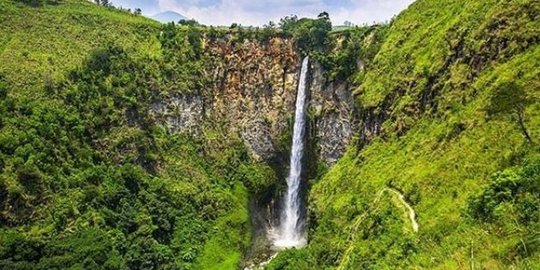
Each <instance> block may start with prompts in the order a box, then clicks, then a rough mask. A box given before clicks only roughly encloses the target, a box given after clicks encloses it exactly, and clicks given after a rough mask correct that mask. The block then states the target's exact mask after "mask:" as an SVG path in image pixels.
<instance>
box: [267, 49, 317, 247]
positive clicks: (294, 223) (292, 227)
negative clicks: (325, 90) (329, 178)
mask: <svg viewBox="0 0 540 270" xmlns="http://www.w3.org/2000/svg"><path fill="white" fill-rule="evenodd" d="M308 64H309V58H308V57H306V58H304V60H303V61H302V70H301V71H300V79H299V81H298V93H297V96H296V112H295V117H294V127H293V141H292V148H291V158H290V159H291V160H290V167H289V175H288V177H287V194H286V195H285V198H284V207H283V208H282V210H281V213H280V214H281V216H280V226H279V228H278V229H277V230H276V231H275V232H270V238H271V240H272V241H273V245H274V247H275V248H277V249H286V248H292V247H296V248H300V247H303V246H304V245H305V244H306V242H307V239H306V235H305V231H304V228H303V225H304V224H303V220H302V215H301V214H300V211H301V205H300V203H301V200H300V196H299V194H300V182H301V175H302V157H303V155H304V144H305V132H306V127H305V125H306V117H305V111H306V108H305V107H306V81H307V72H308Z"/></svg>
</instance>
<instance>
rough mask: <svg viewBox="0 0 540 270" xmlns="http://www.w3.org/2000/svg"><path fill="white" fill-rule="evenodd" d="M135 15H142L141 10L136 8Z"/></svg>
mask: <svg viewBox="0 0 540 270" xmlns="http://www.w3.org/2000/svg"><path fill="white" fill-rule="evenodd" d="M134 13H135V15H141V14H142V10H141V9H140V8H136V9H135V12H134Z"/></svg>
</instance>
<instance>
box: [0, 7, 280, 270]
mask: <svg viewBox="0 0 540 270" xmlns="http://www.w3.org/2000/svg"><path fill="white" fill-rule="evenodd" d="M79 4H80V3H79ZM85 5H86V4H85ZM76 7H77V3H75V4H74V3H73V2H72V1H67V3H66V4H62V5H60V6H59V7H58V9H54V10H53V9H51V10H49V7H40V8H39V9H40V11H41V12H42V16H43V17H45V18H46V17H48V16H52V17H55V16H56V15H50V14H49V13H53V14H54V12H59V14H63V13H62V12H65V11H66V10H71V11H74V9H75V10H76ZM15 10H17V11H16V12H15V13H14V14H15V15H19V14H18V13H24V12H28V11H27V10H26V9H23V8H21V7H19V6H16V7H15ZM87 12H88V14H90V15H88V18H90V20H92V18H93V17H92V16H96V14H99V16H103V18H106V19H105V22H104V24H105V25H107V24H108V23H110V21H115V20H118V22H116V23H118V24H120V25H122V27H125V26H126V25H128V26H127V28H129V25H130V23H131V22H130V20H132V18H129V17H123V16H124V15H122V14H116V13H115V11H113V10H110V11H109V10H107V11H103V10H101V9H96V8H94V7H92V8H89V10H88V11H87ZM2 14H3V13H2ZM15 15H14V17H10V20H11V21H17V20H18V17H16V16H15ZM0 16H2V15H0ZM4 16H5V15H4ZM71 16H74V17H77V16H79V15H78V13H77V12H74V13H73V15H71ZM85 16H86V15H85ZM55 18H56V17H55ZM85 18H86V17H85ZM88 18H86V19H88ZM143 22H145V21H144V20H143ZM74 25H75V26H74V27H79V26H80V25H78V24H74ZM81 25H84V24H81ZM139 26H140V25H139ZM143 26H144V27H143V28H145V30H144V31H143V32H141V33H139V34H141V35H142V36H143V37H147V34H148V33H152V34H153V35H155V38H154V37H149V39H150V40H154V41H155V42H157V43H158V44H159V46H158V47H159V51H158V52H157V53H154V52H150V51H151V50H153V49H155V48H154V47H152V46H150V47H146V48H144V50H140V48H138V47H136V46H125V47H124V46H122V45H125V44H122V42H121V41H120V40H117V42H114V43H108V42H104V43H103V44H99V46H98V49H95V50H93V51H92V52H88V54H87V56H88V57H87V58H86V59H84V60H80V66H78V67H76V68H72V69H71V70H70V71H69V72H67V71H65V70H64V69H67V67H70V66H71V64H74V65H75V63H76V62H78V61H79V58H77V57H81V54H78V55H77V56H70V57H71V58H67V59H63V60H65V61H61V60H59V59H57V58H54V59H53V60H52V61H58V62H62V63H63V64H67V65H66V66H60V67H58V71H56V72H58V74H60V73H62V75H61V76H58V77H56V78H54V79H53V80H50V81H49V82H48V83H47V85H46V87H44V89H42V88H41V87H43V86H40V85H39V84H37V85H33V86H31V87H32V88H33V89H38V90H37V91H36V93H45V94H46V95H43V96H41V95H38V94H36V93H31V92H28V91H24V90H19V89H18V88H17V85H19V84H18V83H15V82H17V81H18V80H20V79H21V78H23V77H21V78H17V76H16V75H14V74H13V73H12V71H13V70H15V69H16V68H17V65H16V64H14V65H2V66H1V67H2V70H3V71H5V73H6V76H5V82H6V83H5V85H6V87H4V84H2V85H0V94H1V95H2V99H1V100H0V111H1V112H2V114H0V123H1V125H0V161H1V162H0V169H1V171H0V197H1V198H2V205H1V206H0V207H1V209H0V230H1V231H2V233H1V237H0V247H1V248H0V268H2V269H4V268H5V269H58V268H77V269H80V268H88V269H125V268H129V269H193V268H197V267H201V266H199V265H205V266H207V265H216V264H218V263H221V262H222V261H223V258H226V262H227V263H226V265H229V266H231V267H233V266H236V265H238V263H239V261H240V259H241V256H242V253H241V252H242V251H243V250H245V249H246V248H247V246H248V241H249V239H250V230H249V227H248V225H249V222H248V221H249V219H248V214H247V199H248V193H247V192H246V190H245V187H244V185H243V183H249V184H252V185H253V187H254V188H257V187H264V186H265V185H266V183H265V184H259V183H258V182H257V181H261V183H263V181H268V179H266V178H264V179H263V178H262V177H265V176H270V175H271V174H270V173H271V171H267V168H264V167H263V166H262V165H256V164H254V165H252V164H250V161H249V160H248V158H247V155H246V154H245V153H246V151H245V149H243V145H242V144H241V143H239V140H238V139H237V138H231V137H228V136H229V135H228V134H227V135H225V133H224V132H222V131H219V130H217V131H214V130H208V133H211V132H214V133H215V134H217V135H216V136H218V137H219V138H220V139H219V140H218V141H219V142H218V143H214V142H212V141H211V140H209V139H208V141H201V139H196V138H195V137H191V136H187V135H174V134H169V133H168V132H166V131H165V130H164V128H163V127H161V126H159V125H158V124H157V123H156V122H155V121H154V119H152V118H151V117H150V112H149V108H150V103H151V102H153V101H154V100H155V99H158V98H166V97H167V96H169V95H181V94H193V93H198V94H201V95H202V94H204V93H203V90H204V89H207V88H208V87H205V86H206V84H207V81H206V79H205V78H204V76H203V70H204V64H205V63H204V60H203V51H202V33H201V32H200V30H199V29H198V28H196V27H191V26H189V27H188V26H175V25H165V26H163V28H162V29H159V28H157V27H154V25H153V23H149V24H144V25H143ZM80 27H82V28H83V29H85V31H90V32H92V33H91V34H95V33H94V32H93V31H100V29H101V28H98V27H94V26H93V25H92V24H89V25H87V26H80ZM122 27H120V29H116V30H115V31H118V33H121V29H123V28H122ZM96 29H97V30H96ZM146 31H149V32H146ZM66 33H69V31H67V32H66ZM33 37H34V38H35V36H33ZM127 39H130V37H129V36H128V37H127ZM105 40H106V38H105ZM134 40H136V39H134ZM85 42H86V41H85ZM83 43H84V42H83ZM70 44H71V45H73V44H72V43H70ZM85 45H86V43H85ZM62 46H66V45H65V44H62ZM67 47H69V46H67ZM75 47H76V46H75ZM69 48H72V47H69ZM37 51H39V47H36V48H32V49H30V50H28V56H31V55H35V54H36V53H37ZM4 52H5V51H4ZM81 52H82V51H81ZM4 56H5V55H4ZM82 56H84V53H82ZM71 60H73V62H72V63H71V64H68V62H69V61H71ZM23 67H24V68H28V67H27V66H24V65H23ZM47 67H48V68H50V66H49V65H47ZM30 77H32V75H31V74H27V77H25V78H30ZM3 81H4V80H3ZM3 81H2V83H3ZM203 139H204V140H206V138H203ZM203 148H204V149H203ZM202 153H204V154H202ZM251 166H253V168H258V169H257V173H255V174H252V175H249V176H248V178H246V177H245V176H244V175H243V174H240V173H239V172H238V168H239V167H245V168H249V167H251ZM247 179H248V180H247ZM216 228H219V229H216ZM229 243H233V244H230V245H229ZM204 254H212V256H206V255H204ZM201 257H202V258H204V259H200V260H197V259H198V258H201ZM214 259H215V261H214ZM202 262H204V263H202Z"/></svg>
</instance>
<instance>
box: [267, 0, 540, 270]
mask: <svg viewBox="0 0 540 270" xmlns="http://www.w3.org/2000/svg"><path fill="white" fill-rule="evenodd" d="M539 9H540V6H539V5H538V3H537V2H535V1H495V0H484V1H431V0H419V1H417V2H416V3H414V4H413V5H412V6H411V7H410V8H409V9H408V10H406V11H405V12H404V13H403V14H401V15H400V16H399V17H398V18H397V19H396V21H394V22H393V24H392V26H391V28H390V30H389V35H388V38H387V40H386V41H385V43H384V44H383V46H382V48H381V50H380V52H379V54H378V55H377V56H376V58H375V63H374V64H373V67H372V69H371V70H368V71H367V74H362V76H363V77H362V76H361V77H360V78H363V81H362V86H361V87H360V88H359V89H358V91H357V94H358V97H359V99H358V100H359V103H360V105H361V106H363V107H371V106H377V105H378V104H380V103H381V102H382V100H383V99H384V98H385V96H387V95H388V94H392V93H394V92H402V96H401V97H400V98H397V99H394V101H393V105H392V106H391V108H390V111H391V112H390V118H391V119H390V120H389V121H387V122H385V123H384V125H383V129H384V132H385V137H386V139H376V140H375V141H373V142H372V143H371V144H370V145H369V146H367V147H366V148H365V149H363V150H362V151H361V152H360V153H358V154H357V153H356V152H355V150H353V149H351V151H349V153H348V154H347V155H346V156H345V157H344V158H343V159H342V160H341V161H340V162H339V163H338V164H337V165H336V166H335V167H334V168H333V169H331V171H330V172H329V173H328V174H327V175H326V176H324V177H323V178H322V179H321V180H320V181H319V182H318V183H316V184H315V185H314V187H313V190H312V192H311V193H310V197H311V210H312V212H313V216H314V221H316V227H315V228H314V229H313V231H312V232H311V244H310V246H309V247H308V251H307V253H308V254H311V255H305V254H304V255H305V256H308V257H304V259H303V260H304V261H309V260H310V259H309V258H311V259H312V260H313V262H314V263H315V262H316V263H317V264H320V265H325V264H326V266H324V267H327V266H338V265H339V266H341V267H343V268H345V269H359V268H366V269H368V268H369V269H371V268H373V269H395V268H396V267H397V268H411V269H417V268H421V269H435V268H436V269H468V268H470V267H473V266H474V267H475V268H476V269H479V268H480V269H481V268H484V269H507V268H508V267H509V266H511V265H512V266H515V267H518V268H527V267H532V268H531V269H534V268H535V267H538V266H540V258H539V255H538V253H536V254H535V255H534V254H533V255H532V256H531V257H520V256H516V252H515V247H516V246H518V245H519V243H520V242H521V241H522V239H526V238H527V237H531V235H532V237H534V234H535V230H536V231H537V230H538V228H536V227H534V226H533V225H531V226H532V227H527V226H524V225H523V224H520V223H518V222H514V221H513V220H514V219H515V217H514V216H513V214H512V213H511V212H508V213H506V214H504V212H503V218H501V220H499V221H498V222H495V223H482V222H480V221H477V220H473V219H471V218H469V217H468V215H467V214H466V209H467V206H468V201H469V198H470V197H472V196H475V195H477V194H479V193H480V192H482V191H483V190H484V189H485V188H486V186H487V185H488V184H489V183H490V176H491V175H492V174H493V173H495V172H497V171H500V170H503V169H505V168H508V167H512V166H518V167H519V166H521V164H523V162H524V160H527V159H531V158H533V157H535V156H538V152H539V151H538V146H531V145H529V144H528V143H527V142H526V141H525V139H524V137H523V135H522V134H521V132H520V131H519V129H518V127H517V125H516V123H515V122H512V121H510V120H508V119H506V120H491V121H487V120H486V115H485V113H484V108H485V107H486V106H487V104H488V103H489V97H490V96H491V94H492V92H493V91H494V89H495V88H496V87H497V86H498V85H501V84H502V83H504V82H508V81H515V82H517V83H518V84H520V85H523V86H524V88H525V90H526V92H527V93H528V94H529V95H530V96H531V97H536V98H538V97H540V92H539V91H538V89H540V71H539V70H540V46H539V45H538V40H539V36H540V34H539V31H540V30H539V29H540V25H539V21H538V16H539ZM460 42H461V44H462V45H463V46H457V44H460ZM490 42H491V43H490ZM503 42H504V43H505V44H507V47H505V48H502V49H500V48H499V49H493V46H491V45H493V44H496V45H497V46H498V45H499V44H502V43H503ZM453 54H454V55H456V56H457V57H455V58H454V59H457V60H453V61H451V62H450V64H449V66H445V64H446V62H447V60H448V59H449V58H451V57H452V55H453ZM481 56H487V57H485V58H482V61H483V64H480V65H479V64H477V63H478V61H479V60H478V59H479V58H480V57H481ZM471 59H472V60H471ZM434 76H436V78H437V79H436V80H435V83H434V84H432V85H429V84H428V81H429V80H430V77H434ZM426 88H429V89H434V88H437V90H438V92H437V94H438V97H437V99H436V101H437V103H438V107H436V108H430V109H429V110H428V111H429V112H430V113H427V114H422V113H421V110H420V109H419V106H418V105H419V102H418V100H420V93H421V92H422V91H424V90H425V89H426ZM526 117H527V125H528V127H529V129H530V132H531V133H532V134H533V135H532V137H533V138H538V137H540V104H539V103H538V102H536V103H534V104H532V105H530V106H529V107H528V108H527V112H526ZM401 126H406V129H400V127H401ZM403 130H405V131H406V132H405V134H404V135H402V136H398V135H397V132H398V131H400V132H403ZM387 185H391V186H395V187H397V188H399V189H400V190H403V191H404V193H405V195H406V198H407V199H408V200H409V201H411V203H412V204H413V207H414V209H415V210H416V212H417V215H418V222H419V224H420V231H419V233H418V234H415V233H413V232H412V231H411V229H410V222H409V221H408V217H407V215H406V214H405V211H404V209H403V208H402V207H400V205H399V203H396V202H395V201H393V200H392V198H391V197H390V196H383V198H382V199H381V200H380V201H379V203H378V204H377V205H373V201H374V200H375V198H376V196H377V195H378V194H379V191H381V190H382V189H383V188H384V187H385V186H387ZM364 215H367V216H365V219H362V217H364ZM360 219H362V220H361V222H359V224H360V225H359V227H358V229H356V230H354V229H353V227H354V226H355V223H356V222H358V221H360ZM352 231H354V232H352ZM536 233H537V232H536ZM351 237H352V239H354V240H351ZM329 247H331V248H329ZM348 249H350V251H349V252H348V253H346V250H348ZM531 252H534V251H531ZM344 254H346V255H344ZM284 256H285V255H284ZM310 256H313V257H310ZM344 256H345V257H346V258H344ZM277 261H279V259H278V260H277ZM302 265H304V264H302V263H300V262H298V261H296V262H294V260H292V263H291V269H295V268H302V267H303V266H302Z"/></svg>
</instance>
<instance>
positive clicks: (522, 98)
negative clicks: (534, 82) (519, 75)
mask: <svg viewBox="0 0 540 270" xmlns="http://www.w3.org/2000/svg"><path fill="white" fill-rule="evenodd" d="M533 102H534V100H533V99H532V98H531V97H528V96H527V93H526V92H525V90H524V88H523V86H520V85H518V84H516V83H515V82H508V83H504V84H502V85H500V86H499V87H497V88H496V89H495V92H494V93H493V95H492V96H491V103H490V105H489V107H487V108H486V112H487V114H488V117H495V116H500V115H512V117H513V118H515V119H516V121H517V123H518V125H519V127H520V129H521V131H522V132H523V135H524V136H525V138H526V139H527V140H528V141H529V142H532V138H531V136H530V135H529V131H527V128H526V127H525V110H526V108H527V106H528V105H530V104H532V103H533Z"/></svg>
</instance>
